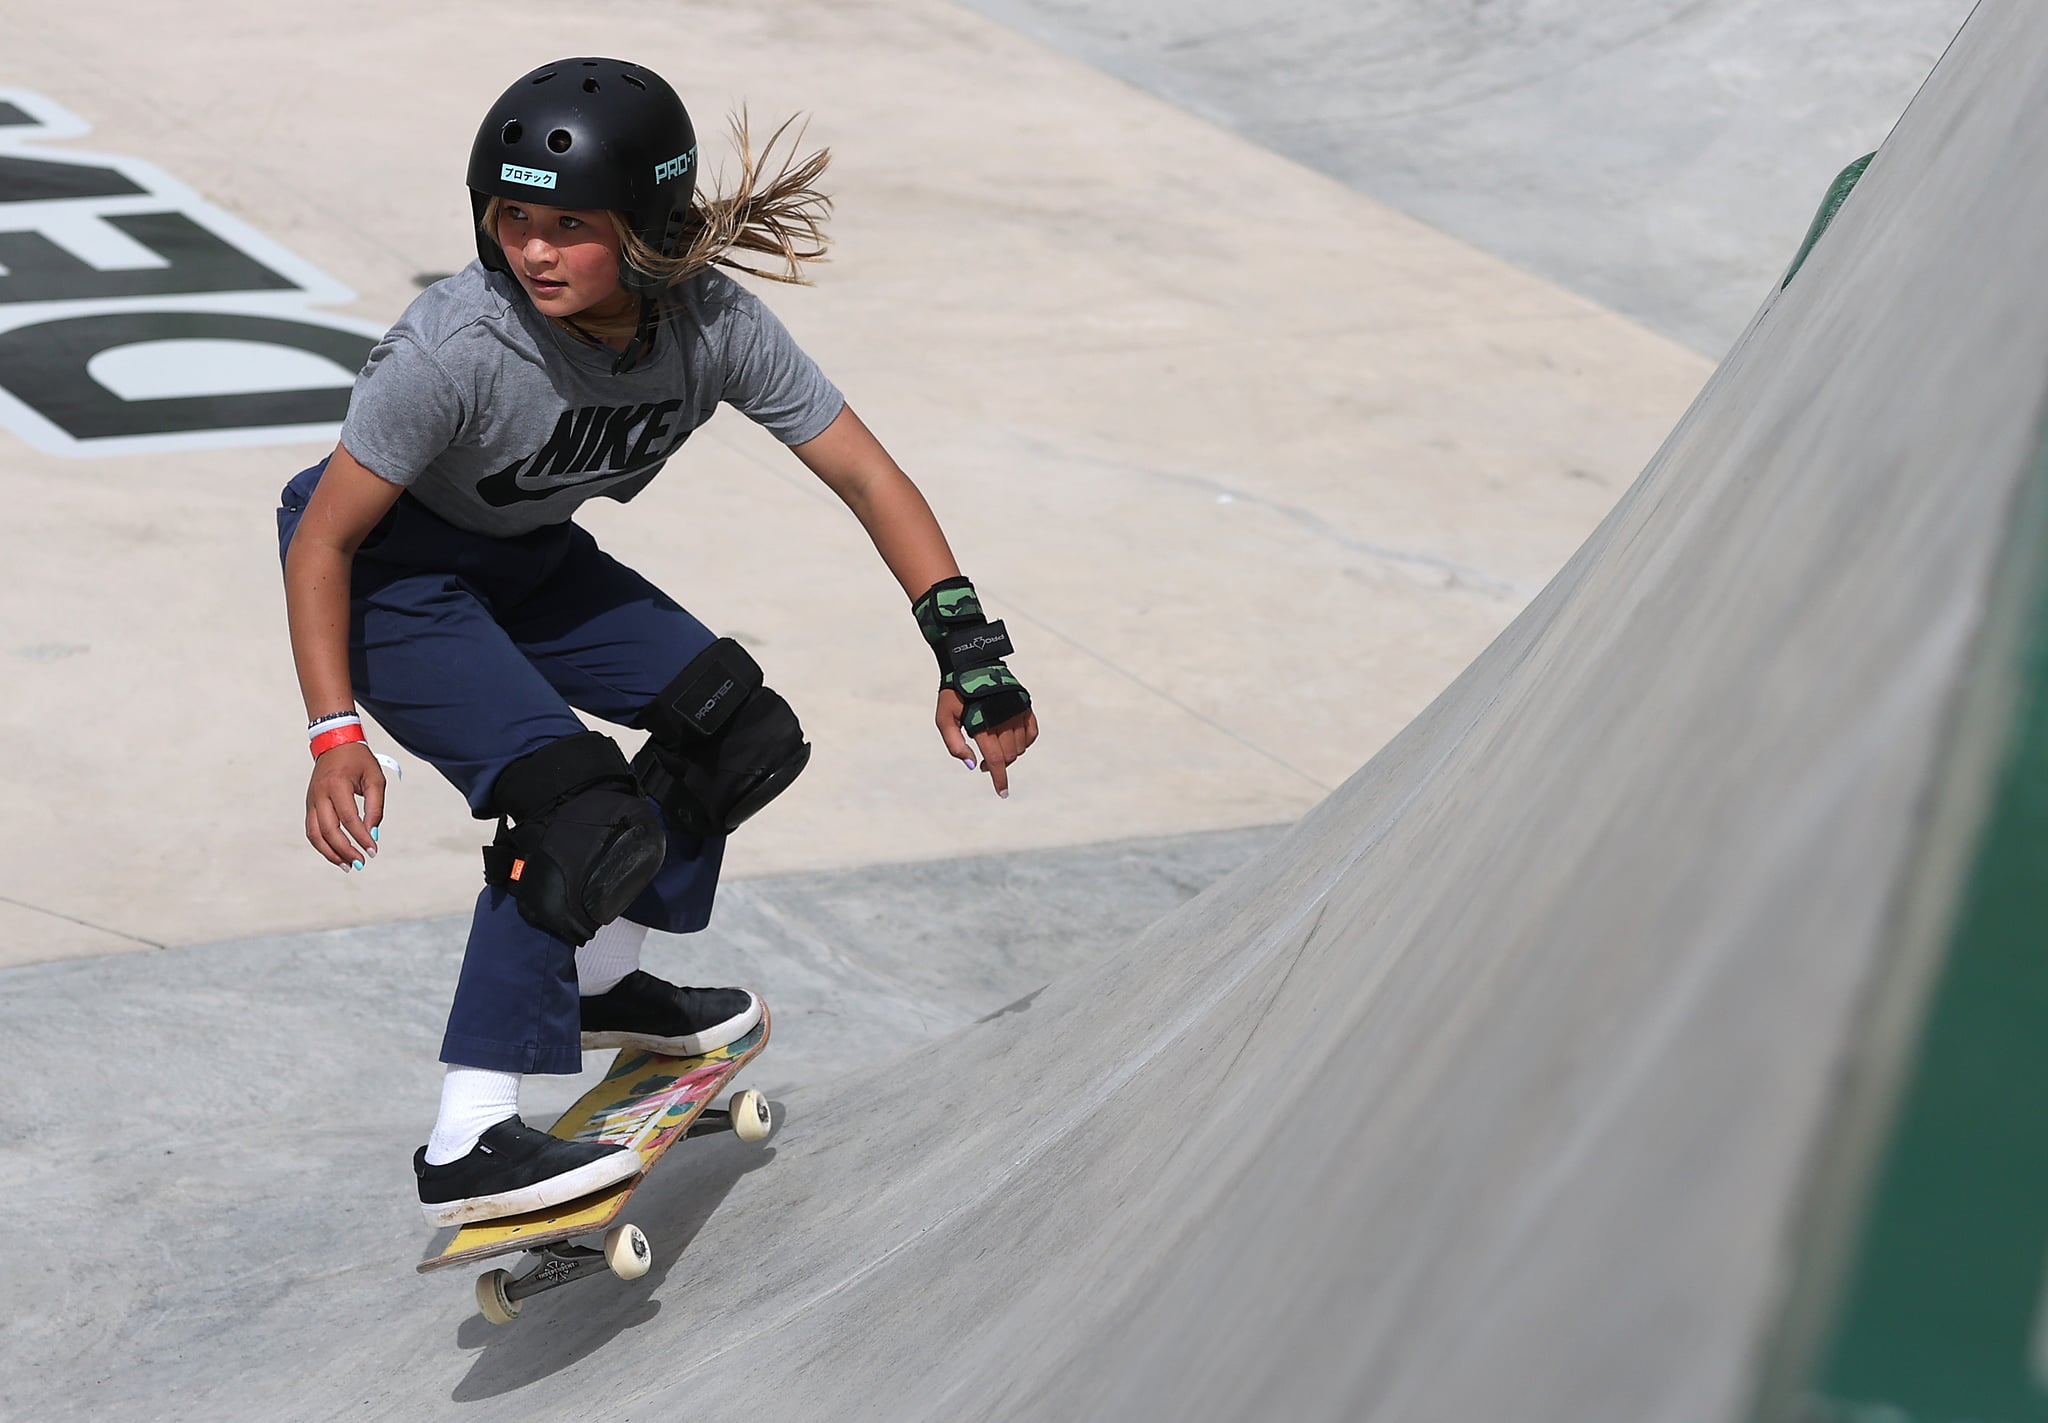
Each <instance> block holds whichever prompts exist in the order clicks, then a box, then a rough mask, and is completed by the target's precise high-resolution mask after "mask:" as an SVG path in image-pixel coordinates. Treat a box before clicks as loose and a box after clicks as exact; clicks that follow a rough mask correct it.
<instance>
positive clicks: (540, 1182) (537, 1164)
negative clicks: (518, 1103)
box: [412, 1117, 640, 1225]
mask: <svg viewBox="0 0 2048 1423" xmlns="http://www.w3.org/2000/svg"><path fill="white" fill-rule="evenodd" d="M412 1170H413V1174H414V1175H415V1176H417V1177H419V1178H420V1209H421V1210H422V1211H424V1212H425V1213H426V1217H427V1224H429V1225H461V1224H463V1223H464V1222H466V1221H472V1220H495V1219H496V1218H497V1217H499V1216H501V1215H518V1214H519V1213H520V1212H521V1211H537V1210H539V1209H541V1207H543V1206H558V1205H560V1204H561V1203H562V1202H564V1201H573V1200H575V1199H576V1198H577V1197H578V1196H587V1195H589V1194H590V1193H591V1192H593V1191H602V1190H603V1189H604V1188H605V1187H606V1186H610V1185H614V1184H616V1183H617V1182H620V1181H623V1180H625V1179H626V1178H627V1177H628V1176H631V1175H634V1174H636V1173H637V1172H638V1171H639V1170H640V1153H639V1152H637V1151H635V1150H633V1148H632V1147H630V1146H619V1145H616V1144H614V1143H612V1142H605V1141H563V1140H562V1139H561V1138H560V1137H554V1136H549V1135H548V1134H547V1133H546V1132H544V1131H536V1130H535V1129H534V1128H532V1127H530V1126H528V1125H527V1124H526V1123H525V1122H522V1121H521V1120H519V1118H518V1117H507V1118H505V1120H504V1121H502V1122H499V1123H498V1124H497V1125H496V1126H494V1127H492V1128H490V1129H489V1130H488V1131H486V1132H485V1133H484V1134H483V1135H482V1136H481V1137H479V1138H478V1139H477V1143H476V1145H475V1146H473V1147H471V1148H470V1149H469V1154H468V1155H467V1156H463V1157H459V1158H457V1159H456V1160H454V1161H451V1162H449V1163H448V1164H447V1165H445V1166H429V1165H427V1149H426V1148H425V1147H424V1146H423V1147H421V1148H420V1149H419V1150H418V1151H415V1152H414V1153H413V1155H412Z"/></svg>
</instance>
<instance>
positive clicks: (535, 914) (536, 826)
mask: <svg viewBox="0 0 2048 1423" xmlns="http://www.w3.org/2000/svg"><path fill="white" fill-rule="evenodd" d="M491 803H492V807H493V808H494V809H495V810H496V811H497V812H498V817H499V818H498V838H497V839H495V840H493V841H492V842H491V843H490V844H488V845H486V846H484V878H485V879H486V880H488V881H489V882H490V883H492V884H495V885H499V886H502V887H503V888H505V889H508V890H510V891H511V893H512V897H513V898H514V899H515V900H516V901H518V904H519V912H520V914H521V915H522V916H524V917H525V919H526V922H527V923H529V924H532V925H534V926H535V927H537V928H540V929H545V930H546V931H547V932H548V933H550V934H553V935H554V936H555V937H556V938H558V939H565V940H567V941H568V942H569V943H572V944H574V945H576V946H577V947H579V948H580V947H582V946H583V945H584V944H586V943H588V942H590V937H591V935H593V934H595V933H596V932H597V931H598V930H599V929H600V928H602V927H603V926H605V925H606V924H609V923H611V921H612V920H614V919H616V918H618V917H619V916H620V915H621V914H623V913H625V912H626V906H627V905H629V904H631V903H632V902H633V901H634V899H636V898H638V897H639V894H640V891H641V890H643V889H645V888H647V886H648V884H649V883H650V882H651V881H652V880H653V879H654V874H655V871H657V870H659V869H660V868H661V861H662V858H663V856H665V855H666V854H667V853H668V836H667V834H666V833H664V831H663V830H662V828H661V820H660V818H659V817H658V816H656V815H655V813H654V810H653V808H652V807H650V806H649V805H648V804H647V799H646V797H645V795H643V794H642V792H641V789H640V783H639V782H638V781H637V780H635V779H634V777H633V771H632V768H631V767H630V766H628V765H627V764H626V757H625V753H624V752H622V751H620V750H619V746H618V743H617V742H615V741H613V740H612V739H611V738H610V737H609V736H606V735H605V734H604V733H602V732H598V731H584V732H578V733H577V734H576V735H574V736H565V737H563V738H562V739H561V740H560V741H556V742H552V743H550V744H549V745H546V746H543V747H542V748H541V749H540V750H538V751H536V752H534V753H533V754H532V755H529V756H522V757H520V758H519V759H518V760H517V761H514V762H513V763H512V764H511V765H509V766H507V767H506V768H505V769H504V770H503V771H502V772H500V773H499V775H498V780H497V784H496V785H494V786H493V787H492V788H491ZM507 817H509V818H510V819H511V821H512V824H511V825H510V826H508V825H507V824H506V819H507Z"/></svg>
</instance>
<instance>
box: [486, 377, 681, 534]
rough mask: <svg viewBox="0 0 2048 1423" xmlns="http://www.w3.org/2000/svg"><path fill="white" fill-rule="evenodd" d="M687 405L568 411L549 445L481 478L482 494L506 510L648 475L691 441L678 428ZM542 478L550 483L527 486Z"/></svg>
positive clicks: (665, 402) (588, 407) (591, 407)
mask: <svg viewBox="0 0 2048 1423" xmlns="http://www.w3.org/2000/svg"><path fill="white" fill-rule="evenodd" d="M682 405H683V402H682V401H680V400H663V401H659V402H655V403H651V404H644V405H583V406H578V407H577V408H575V409H573V410H564V411H563V412H562V413H561V415H560V417H559V418H557V419H556V421H555V432H554V433H553V434H552V435H550V436H548V441H547V443H546V444H544V445H542V446H541V447H540V448H539V449H538V450H535V451H534V452H533V453H532V454H530V455H525V456H523V457H521V458H519V459H516V460H514V461H512V463H510V464H508V465H506V466H505V467H504V468H503V469H501V470H499V471H498V472H497V473H496V474H491V475H486V476H485V477H484V478H482V479H480V480H478V481H477V485H476V492H477V496H478V497H479V498H481V499H482V500H483V501H484V502H485V503H486V504H489V505H490V506H491V507H492V508H494V509H503V508H505V507H506V506H507V505H510V504H523V503H527V502H530V501H532V500H535V499H547V498H551V497H552V496H554V495H556V494H560V493H561V492H562V491H563V490H565V489H575V488H578V487H579V486H582V485H585V484H596V483H599V482H600V481H603V480H614V479H624V478H626V477H628V476H631V475H635V474H644V473H646V472H647V471H648V470H649V469H651V468H653V467H655V466H658V465H659V464H660V463H661V462H662V461H663V460H665V459H667V458H668V457H669V456H670V455H672V454H674V453H675V452H676V450H677V449H679V448H680V447H681V446H682V443H683V441H685V440H687V439H689V438H690V431H689V430H687V429H684V430H677V429H675V428H674V421H675V415H676V412H677V411H678V410H680V409H682ZM540 480H545V481H547V482H546V483H530V482H525V481H540Z"/></svg>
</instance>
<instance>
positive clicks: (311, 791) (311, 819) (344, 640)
mask: <svg viewBox="0 0 2048 1423" xmlns="http://www.w3.org/2000/svg"><path fill="white" fill-rule="evenodd" d="M399 492H400V491H399V488H398V486H397V485H395V484H392V483H390V482H389V481H388V480H385V479H382V478H380V477H379V476H378V475H376V474H375V473H373V472H372V471H370V470H368V469H365V468H364V467H363V466H362V465H361V464H359V463H357V461H356V458H355V456H353V455H351V454H350V453H349V452H348V451H347V450H346V449H345V448H343V447H342V446H340V445H336V446H335V447H334V453H333V454H332V455H330V456H329V457H328V460H327V468H326V470H325V471H324V472H323V473H322V474H321V476H320V483H319V486H318V487H317V488H316V489H314V491H313V497H312V499H310V500H309V501H307V504H306V509H305V512H304V513H303V514H301V515H300V516H299V526H298V528H297V529H295V530H294V531H293V532H292V541H291V547H290V548H289V549H287V550H286V551H285V560H284V602H285V616H286V618H287V620H288V621H289V623H290V625H291V638H292V660H293V662H294V663H296V664H297V666H298V672H299V691H300V693H301V694H302V695H303V696H304V697H305V700H306V716H307V719H308V720H309V721H310V720H311V719H313V718H315V717H325V716H330V715H333V714H335V713H340V712H351V711H354V710H355V693H354V690H353V689H352V688H351V686H350V684H349V672H348V624H349V596H348V594H349V569H350V565H351V564H352V563H353V561H354V559H355V552H356V547H357V545H359V544H360V543H362V541H363V539H364V538H365V536H367V535H368V534H369V532H370V530H371V529H373V528H375V527H376V525H377V521H378V520H379V519H381V518H383V517H384V514H385V512H386V511H387V510H388V509H390V507H391V506H392V505H393V504H394V503H396V502H397V500H398V495H399ZM357 796H361V797H362V800H363V813H362V814H361V815H358V814H357V813H356V797H357ZM383 818H384V771H383V768H382V767H380V766H379V765H378V764H377V758H376V757H375V756H373V755H372V754H371V753H370V750H369V748H368V747H367V746H365V745H363V744H362V743H361V742H360V741H358V742H353V743H350V744H347V745H342V746H338V747H336V748H335V749H334V750H331V751H326V752H323V753H321V754H320V755H319V756H318V757H317V758H316V759H315V760H314V762H313V777H312V780H311V781H310V782H309V783H308V784H307V787H306V840H307V842H308V843H310V844H311V845H312V847H313V848H314V849H315V850H318V851H319V852H320V853H321V854H322V855H323V856H325V857H326V858H327V860H328V861H329V863H331V864H336V865H339V866H341V867H342V868H343V869H347V868H348V867H349V865H350V864H352V863H359V862H361V861H363V860H366V859H368V858H369V857H371V856H374V855H375V854H376V853H377V842H376V837H375V836H373V835H372V834H371V833H370V832H371V831H372V830H374V829H375V828H376V826H377V822H378V821H380V820H382V819H383Z"/></svg>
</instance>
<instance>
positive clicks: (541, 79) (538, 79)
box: [533, 69, 555, 84]
mask: <svg viewBox="0 0 2048 1423" xmlns="http://www.w3.org/2000/svg"><path fill="white" fill-rule="evenodd" d="M554 77H555V71H554V70H552V69H550V70H549V71H548V72H547V73H545V74H536V75H534V76H533V82H534V83H536V84H545V83H547V82H548V80H550V79H552V78H554Z"/></svg>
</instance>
